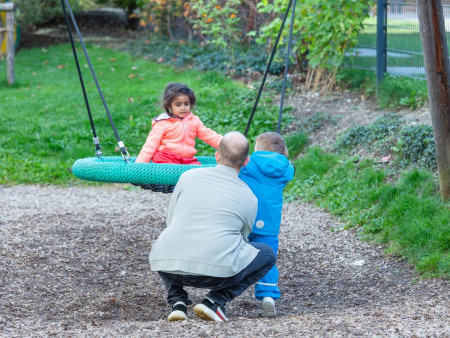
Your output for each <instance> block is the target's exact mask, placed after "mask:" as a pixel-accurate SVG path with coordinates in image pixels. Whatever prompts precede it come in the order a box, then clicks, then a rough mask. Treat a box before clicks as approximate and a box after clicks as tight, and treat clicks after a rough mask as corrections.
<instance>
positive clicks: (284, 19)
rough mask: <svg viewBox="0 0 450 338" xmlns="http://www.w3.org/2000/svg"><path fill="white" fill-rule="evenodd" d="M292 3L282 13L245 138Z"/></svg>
mask: <svg viewBox="0 0 450 338" xmlns="http://www.w3.org/2000/svg"><path fill="white" fill-rule="evenodd" d="M292 1H293V0H289V4H288V7H287V9H286V12H285V13H284V17H283V21H282V23H281V27H280V30H279V31H278V36H277V38H276V40H275V45H274V46H273V49H272V53H271V54H270V58H269V62H268V63H267V66H266V70H265V71H264V76H263V79H262V81H261V85H260V86H259V91H258V95H257V96H256V101H255V104H254V105H253V109H252V113H251V114H250V118H249V119H248V122H247V127H246V128H245V132H244V135H245V136H247V133H248V130H249V129H250V124H251V123H252V120H253V116H254V115H255V112H256V108H257V107H258V102H259V99H260V97H261V93H262V90H263V88H264V84H265V83H266V78H267V74H269V69H270V66H271V64H272V61H273V57H274V56H275V52H276V50H277V46H278V42H279V41H280V37H281V33H282V31H283V28H284V24H285V22H286V18H287V16H288V14H289V9H290V8H291V5H292Z"/></svg>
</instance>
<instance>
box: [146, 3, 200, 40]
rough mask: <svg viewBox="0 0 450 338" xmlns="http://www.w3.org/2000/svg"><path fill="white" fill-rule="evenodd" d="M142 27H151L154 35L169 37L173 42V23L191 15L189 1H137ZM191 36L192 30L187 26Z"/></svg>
mask: <svg viewBox="0 0 450 338" xmlns="http://www.w3.org/2000/svg"><path fill="white" fill-rule="evenodd" d="M137 1H138V5H139V8H140V19H141V26H147V27H151V28H152V30H153V32H154V33H157V32H158V33H159V34H161V35H166V36H169V38H170V39H171V40H172V39H173V36H172V21H176V20H177V19H182V20H183V21H184V22H187V21H186V20H185V19H186V18H187V17H188V16H189V15H190V13H191V7H190V3H191V1H189V0H137ZM186 29H187V30H188V31H189V34H191V28H190V27H189V26H186Z"/></svg>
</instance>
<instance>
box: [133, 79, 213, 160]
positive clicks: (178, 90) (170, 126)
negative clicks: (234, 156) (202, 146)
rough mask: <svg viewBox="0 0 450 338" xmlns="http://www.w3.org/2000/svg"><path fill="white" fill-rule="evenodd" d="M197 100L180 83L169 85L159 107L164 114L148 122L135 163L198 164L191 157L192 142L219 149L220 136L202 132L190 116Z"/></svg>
mask: <svg viewBox="0 0 450 338" xmlns="http://www.w3.org/2000/svg"><path fill="white" fill-rule="evenodd" d="M196 102H197V100H196V99H195V95H194V92H193V91H192V89H190V88H189V87H188V86H186V85H184V84H182V83H172V82H171V83H169V84H168V85H167V86H166V89H165V90H164V96H163V107H164V109H165V110H166V112H165V113H162V114H160V115H158V116H156V117H155V118H154V119H153V121H152V130H151V131H150V134H149V135H148V137H147V140H146V141H145V144H144V146H143V147H142V149H141V151H140V152H139V156H138V157H137V158H136V163H148V162H150V161H153V162H154V163H175V164H197V165H200V164H201V163H200V162H198V161H197V159H196V158H195V157H194V155H195V153H196V152H197V150H196V149H195V138H196V137H198V138H199V139H201V140H203V141H204V142H206V143H208V144H209V145H210V146H211V147H214V148H216V149H218V148H219V143H220V140H221V139H222V135H219V134H217V133H216V132H215V131H213V130H211V129H209V128H206V127H205V126H204V125H203V123H202V121H200V119H199V118H198V117H197V116H196V115H194V114H192V113H191V108H192V107H194V106H195V103H196Z"/></svg>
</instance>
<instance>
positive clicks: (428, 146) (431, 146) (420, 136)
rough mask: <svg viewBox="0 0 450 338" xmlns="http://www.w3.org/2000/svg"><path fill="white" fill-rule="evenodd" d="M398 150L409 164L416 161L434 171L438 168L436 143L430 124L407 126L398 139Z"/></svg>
mask: <svg viewBox="0 0 450 338" xmlns="http://www.w3.org/2000/svg"><path fill="white" fill-rule="evenodd" d="M398 151H399V152H400V153H401V155H402V157H403V159H404V160H405V161H406V162H407V163H408V164H409V163H414V164H417V165H418V166H419V167H424V168H428V169H430V170H433V171H435V170H436V169H437V162H436V145H435V143H434V135H433V127H432V126H430V125H426V124H415V125H408V126H405V127H404V128H403V129H402V130H401V132H400V136H399V139H398Z"/></svg>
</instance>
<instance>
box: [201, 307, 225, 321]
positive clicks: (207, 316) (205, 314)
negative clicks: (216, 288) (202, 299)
mask: <svg viewBox="0 0 450 338" xmlns="http://www.w3.org/2000/svg"><path fill="white" fill-rule="evenodd" d="M194 313H195V315H196V316H197V317H199V318H201V319H203V320H206V321H208V322H223V321H224V320H223V319H222V318H220V317H219V316H218V315H217V314H216V313H215V312H214V311H213V310H211V309H210V308H209V307H207V306H206V305H204V304H197V305H195V306H194Z"/></svg>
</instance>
